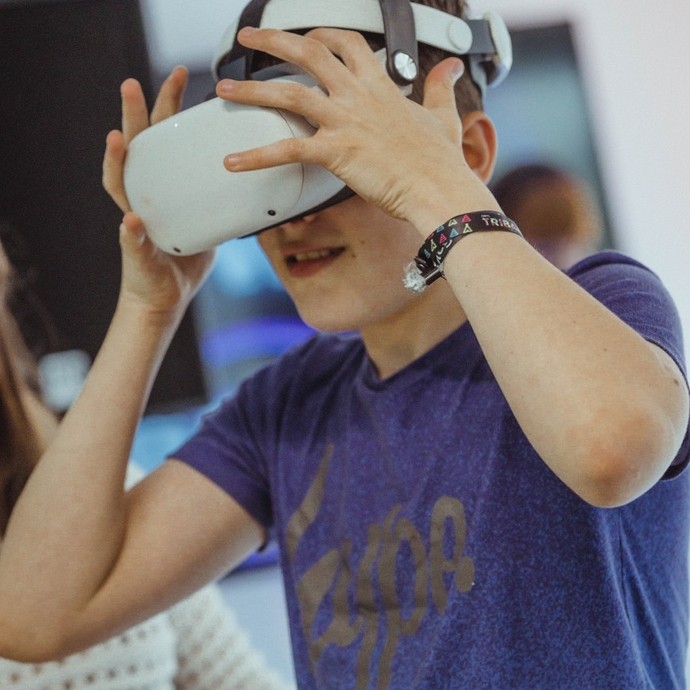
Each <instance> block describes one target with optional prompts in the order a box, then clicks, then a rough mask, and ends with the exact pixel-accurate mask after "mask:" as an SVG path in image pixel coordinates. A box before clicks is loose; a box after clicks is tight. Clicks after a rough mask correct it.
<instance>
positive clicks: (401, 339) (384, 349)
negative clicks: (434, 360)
mask: <svg viewBox="0 0 690 690" xmlns="http://www.w3.org/2000/svg"><path fill="white" fill-rule="evenodd" d="M466 320H467V317H466V316H465V313H464V311H463V310H462V307H461V306H460V304H459V302H458V301H457V299H456V298H455V296H454V295H453V293H452V291H451V290H450V287H449V286H448V285H447V283H445V282H444V281H440V280H439V281H437V284H435V285H434V286H432V287H430V288H429V289H428V291H427V292H425V293H424V294H423V295H422V296H420V297H418V298H417V300H416V302H414V303H413V304H412V305H411V306H410V308H409V309H406V310H405V311H404V312H403V313H400V314H396V315H394V316H392V317H390V318H389V319H387V320H385V321H383V322H378V323H376V324H372V325H369V326H366V327H365V328H362V329H361V331H360V333H361V336H362V340H363V342H364V346H365V348H366V350H367V354H368V355H369V359H370V360H371V362H372V364H373V365H374V367H375V369H376V371H377V373H378V375H379V378H380V379H382V380H383V379H386V378H389V377H391V376H393V375H394V374H396V373H397V372H398V371H401V370H402V369H404V368H405V367H407V366H408V365H409V364H411V363H412V362H414V361H415V360H417V359H419V358H420V357H421V356H422V355H424V354H426V353H427V352H429V350H431V349H432V348H433V347H435V346H436V345H438V343H440V342H441V341H442V340H445V339H446V338H447V337H448V336H449V335H450V334H451V333H452V332H453V331H455V330H457V329H458V328H459V327H460V326H461V325H462V324H463V323H464V322H465V321H466Z"/></svg>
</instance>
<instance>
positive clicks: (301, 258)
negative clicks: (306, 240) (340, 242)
mask: <svg viewBox="0 0 690 690" xmlns="http://www.w3.org/2000/svg"><path fill="white" fill-rule="evenodd" d="M343 251H344V249H343V248H342V247H335V248H330V249H318V250H315V251H309V252H298V253H296V254H290V255H289V256H288V257H287V258H286V262H287V265H288V266H294V265H295V264H300V263H304V262H306V261H320V260H322V259H329V258H331V257H334V256H338V255H339V254H341V253H342V252H343Z"/></svg>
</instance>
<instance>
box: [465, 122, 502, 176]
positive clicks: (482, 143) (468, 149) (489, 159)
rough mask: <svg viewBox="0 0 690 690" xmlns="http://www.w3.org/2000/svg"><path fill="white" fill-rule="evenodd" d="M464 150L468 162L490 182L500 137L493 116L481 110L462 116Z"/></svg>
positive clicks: (478, 173)
mask: <svg viewBox="0 0 690 690" xmlns="http://www.w3.org/2000/svg"><path fill="white" fill-rule="evenodd" d="M462 150H463V153H464V155H465V160H466V161H467V164H468V165H469V166H470V168H472V170H474V172H475V173H476V175H477V176H478V177H479V178H480V179H481V180H482V181H483V182H484V183H488V182H489V180H490V179H491V175H492V174H493V171H494V167H495V165H496V154H497V152H498V138H497V136H496V128H495V127H494V123H493V122H492V121H491V118H490V117H489V116H488V115H487V114H486V113H485V112H482V111H480V110H475V111H472V112H471V113H467V114H466V115H463V117H462Z"/></svg>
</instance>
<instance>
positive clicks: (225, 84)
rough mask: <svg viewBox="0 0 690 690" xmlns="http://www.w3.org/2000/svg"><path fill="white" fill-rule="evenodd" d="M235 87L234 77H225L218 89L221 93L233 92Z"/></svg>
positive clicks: (219, 83)
mask: <svg viewBox="0 0 690 690" xmlns="http://www.w3.org/2000/svg"><path fill="white" fill-rule="evenodd" d="M234 88H235V82H234V81H233V80H232V79H223V80H221V81H219V82H218V90H219V91H220V92H221V93H231V92H232V90H233V89H234Z"/></svg>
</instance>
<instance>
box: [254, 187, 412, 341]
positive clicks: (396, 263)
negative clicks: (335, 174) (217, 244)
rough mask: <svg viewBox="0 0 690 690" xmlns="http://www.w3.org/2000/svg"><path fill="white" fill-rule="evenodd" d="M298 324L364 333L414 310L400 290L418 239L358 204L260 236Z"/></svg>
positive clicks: (408, 296)
mask: <svg viewBox="0 0 690 690" xmlns="http://www.w3.org/2000/svg"><path fill="white" fill-rule="evenodd" d="M259 243H260V245H261V247H262V249H263V250H264V252H265V253H266V256H267V257H268V259H269V260H270V262H271V264H272V265H273V268H274V270H275V272H276V274H277V275H278V278H279V279H280V281H281V282H282V283H283V285H284V286H285V289H286V290H287V292H288V294H289V295H290V296H291V297H292V299H293V301H294V303H295V305H296V307H297V309H298V311H299V313H300V316H301V317H302V319H303V320H304V321H305V322H306V323H308V324H310V325H311V326H313V327H314V328H316V329H318V330H323V331H344V330H361V329H364V328H366V327H367V326H370V325H375V324H378V323H382V322H384V321H385V320H387V319H390V318H393V317H397V316H398V315H400V314H401V313H404V312H405V311H406V310H408V309H411V308H413V305H414V304H415V303H416V302H418V301H419V297H417V296H415V295H413V294H412V293H411V292H409V291H408V290H406V289H405V287H404V286H403V284H402V278H403V275H404V268H405V266H406V265H407V264H408V263H409V262H410V261H412V259H413V257H414V256H416V254H417V251H418V250H419V246H420V245H421V244H422V238H421V236H420V235H419V233H418V232H417V231H416V230H415V229H414V228H413V227H412V226H411V225H410V224H409V223H406V222H404V221H400V220H396V219H394V218H391V217H390V216H388V215H386V214H385V213H384V212H383V211H381V210H380V209H379V208H377V207H375V206H372V205H371V204H368V203H367V202H365V201H363V200H362V199H361V198H359V197H353V198H351V199H348V200H347V201H344V202H342V203H340V204H337V205H335V206H332V207H330V208H328V209H326V210H324V211H321V212H320V213H317V214H314V215H311V216H307V217H306V218H303V219H302V220H299V221H296V222H294V223H286V224H284V225H280V226H278V227H276V228H273V229H272V230H267V231H265V232H263V233H261V234H260V235H259Z"/></svg>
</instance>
